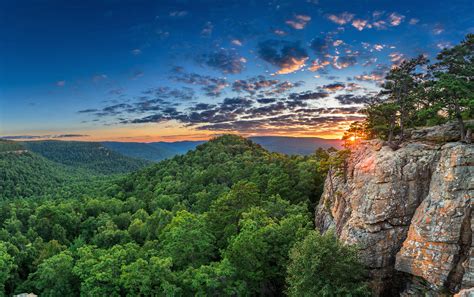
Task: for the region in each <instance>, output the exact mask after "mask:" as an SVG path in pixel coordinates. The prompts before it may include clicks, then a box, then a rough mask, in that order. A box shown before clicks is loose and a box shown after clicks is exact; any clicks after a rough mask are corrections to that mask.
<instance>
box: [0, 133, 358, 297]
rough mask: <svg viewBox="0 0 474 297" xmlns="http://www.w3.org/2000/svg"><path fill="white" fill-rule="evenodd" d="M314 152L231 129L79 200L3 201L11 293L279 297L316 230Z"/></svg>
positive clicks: (3, 247)
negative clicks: (294, 259)
mask: <svg viewBox="0 0 474 297" xmlns="http://www.w3.org/2000/svg"><path fill="white" fill-rule="evenodd" d="M39 158H41V159H42V160H45V159H44V158H42V157H39ZM319 161H320V160H318V159H316V158H315V156H312V157H302V156H295V157H288V156H285V155H282V154H277V153H271V152H268V151H266V150H265V149H263V148H262V147H261V146H260V145H258V144H255V143H253V142H252V141H250V140H248V139H244V138H241V137H238V136H232V135H225V136H222V137H219V138H216V139H213V140H211V141H209V142H207V143H205V144H202V145H199V146H198V147H197V148H196V149H195V150H193V151H190V152H188V153H187V154H186V155H179V156H176V157H174V158H172V159H168V160H165V161H162V162H160V163H159V164H155V165H152V166H150V167H147V168H144V169H142V170H139V171H137V172H135V173H133V174H130V175H128V176H126V177H124V178H123V179H122V180H120V181H117V182H115V183H110V184H108V185H105V187H102V188H103V189H104V190H101V189H100V188H97V189H96V192H95V193H94V192H89V193H88V194H87V195H80V196H77V197H78V198H76V199H70V198H67V199H66V198H61V197H60V196H55V197H53V198H49V197H44V199H42V200H41V201H40V200H36V199H21V198H19V199H16V200H13V201H12V200H10V201H0V218H1V221H2V222H8V223H5V224H4V225H2V226H1V229H0V241H1V242H0V254H1V255H2V258H3V259H4V262H5V263H6V266H5V268H4V271H6V274H5V275H8V276H11V277H7V279H8V280H7V281H6V282H5V292H6V294H7V295H11V294H13V293H19V292H22V291H24V290H27V291H32V292H35V293H36V294H39V295H41V296H42V295H45V296H53V295H54V296H56V295H57V294H60V295H61V296H78V295H85V296H111V295H117V296H118V295H120V294H121V295H128V296H153V295H159V296H209V295H210V296H229V295H232V296H257V295H258V296H261V295H265V296H280V295H281V294H282V293H283V292H284V290H285V287H286V285H285V278H286V275H287V272H286V270H287V264H288V262H289V261H290V258H289V255H290V249H291V248H292V247H293V246H299V244H297V243H298V242H300V241H301V240H302V239H303V238H304V237H305V236H306V235H307V234H309V233H310V232H311V229H312V222H311V216H310V213H309V210H310V209H311V208H312V207H313V205H314V204H315V203H316V202H317V200H318V195H319V193H321V191H322V187H321V186H322V181H323V179H324V176H323V175H321V173H320V172H319V171H318V162H319ZM48 162H50V161H48ZM45 174H46V173H45ZM19 238H21V240H18V239H19ZM321 240H323V242H322V244H323V243H327V244H335V241H334V238H332V237H327V238H325V239H321ZM25 246H26V247H28V249H27V251H25V248H24V247H25ZM249 247H252V248H249ZM340 259H341V260H340V261H344V257H340ZM334 263H335V262H334V261H333V260H331V264H334ZM354 265H355V264H353V263H352V262H351V264H350V266H344V267H349V268H350V269H354V270H351V271H358V270H357V269H358V268H357V267H356V266H354ZM360 275H363V274H360ZM360 275H358V276H356V277H355V278H354V277H352V279H353V282H354V283H357V282H360V281H361V277H360ZM338 284H339V286H340V285H341V284H340V283H338ZM357 284H358V283H357ZM359 291H360V290H359ZM116 292H121V293H120V294H118V293H117V294H116ZM354 296H362V295H354Z"/></svg>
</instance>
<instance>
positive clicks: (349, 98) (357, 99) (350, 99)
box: [334, 94, 369, 105]
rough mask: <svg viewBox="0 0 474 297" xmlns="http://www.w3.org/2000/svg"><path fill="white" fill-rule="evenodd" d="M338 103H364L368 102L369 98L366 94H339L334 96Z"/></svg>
mask: <svg viewBox="0 0 474 297" xmlns="http://www.w3.org/2000/svg"><path fill="white" fill-rule="evenodd" d="M334 98H335V99H336V100H337V101H339V103H341V104H343V105H350V104H366V103H368V102H369V98H368V97H366V96H357V95H354V94H339V95H336V96H335V97H334Z"/></svg>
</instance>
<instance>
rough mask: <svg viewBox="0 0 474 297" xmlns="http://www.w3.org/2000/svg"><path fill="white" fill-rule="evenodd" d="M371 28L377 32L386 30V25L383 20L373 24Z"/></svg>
mask: <svg viewBox="0 0 474 297" xmlns="http://www.w3.org/2000/svg"><path fill="white" fill-rule="evenodd" d="M372 26H373V27H375V28H376V29H378V30H383V29H386V28H387V23H386V22H385V21H383V20H379V21H376V22H373V23H372Z"/></svg>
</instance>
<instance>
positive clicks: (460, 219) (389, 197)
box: [315, 133, 474, 296]
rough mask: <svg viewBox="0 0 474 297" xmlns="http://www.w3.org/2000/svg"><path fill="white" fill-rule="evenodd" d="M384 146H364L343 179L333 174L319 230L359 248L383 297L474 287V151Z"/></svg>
mask: <svg viewBox="0 0 474 297" xmlns="http://www.w3.org/2000/svg"><path fill="white" fill-rule="evenodd" d="M415 134H416V133H415ZM412 135H413V134H412ZM417 135H420V134H419V133H418V134H417ZM428 140H430V139H428ZM382 144H383V143H382V142H380V141H368V142H365V143H362V144H360V145H359V146H358V147H357V148H356V149H355V150H353V152H352V154H351V156H350V158H349V160H348V167H347V171H346V174H345V175H344V174H341V173H340V174H331V175H328V178H327V179H326V183H325V190H324V193H323V196H322V198H321V200H320V203H319V205H318V207H317V209H316V216H315V223H316V227H317V228H318V229H319V230H320V231H322V232H325V231H327V230H328V229H329V228H334V229H335V230H336V234H337V235H338V237H339V238H340V239H341V240H342V241H343V242H345V243H348V244H356V245H358V247H359V249H360V256H361V259H362V261H363V262H364V263H365V264H366V265H367V267H368V268H369V270H370V274H371V279H372V287H373V289H374V291H375V293H376V294H377V295H379V296H396V295H399V294H402V295H404V296H409V295H415V296H420V295H419V294H420V293H419V292H420V290H422V291H424V292H427V291H430V292H432V294H433V295H432V296H442V295H441V292H443V291H449V292H452V293H455V292H458V291H459V290H460V289H465V288H470V287H473V286H474V249H473V240H472V239H473V238H472V229H473V228H474V225H473V224H474V219H473V218H472V216H471V208H472V203H473V201H472V198H473V194H474V145H472V144H463V143H460V142H453V143H446V144H439V143H438V142H430V141H419V140H418V139H417V140H416V141H415V140H411V141H409V142H408V143H405V144H403V145H402V147H401V148H400V149H398V150H396V151H393V150H392V149H391V148H389V147H388V146H383V145H382ZM420 284H422V285H421V287H422V288H420ZM403 290H404V292H403V293H402V292H401V291H403ZM410 292H413V293H410Z"/></svg>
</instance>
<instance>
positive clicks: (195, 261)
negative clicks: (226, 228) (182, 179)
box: [160, 210, 215, 269]
mask: <svg viewBox="0 0 474 297" xmlns="http://www.w3.org/2000/svg"><path fill="white" fill-rule="evenodd" d="M160 240H161V243H162V250H161V251H160V252H161V254H162V255H163V256H164V257H171V258H172V259H173V267H175V268H176V269H183V268H186V267H187V266H192V267H199V266H200V265H203V264H206V263H208V262H210V260H211V259H212V258H213V257H214V252H215V248H214V242H215V238H214V236H213V235H212V233H211V232H210V231H209V230H208V228H207V226H206V223H205V221H204V219H203V217H202V216H200V215H195V214H192V213H190V212H187V211H185V210H183V211H179V212H178V213H176V216H175V217H174V218H173V219H172V220H171V222H170V223H169V224H168V225H167V226H166V227H165V229H164V230H163V233H162V234H161V236H160Z"/></svg>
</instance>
